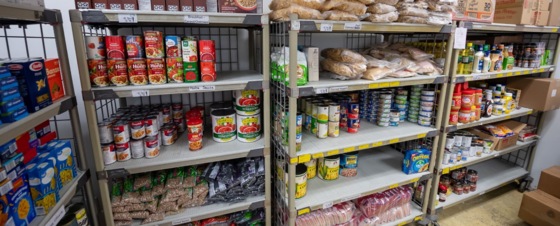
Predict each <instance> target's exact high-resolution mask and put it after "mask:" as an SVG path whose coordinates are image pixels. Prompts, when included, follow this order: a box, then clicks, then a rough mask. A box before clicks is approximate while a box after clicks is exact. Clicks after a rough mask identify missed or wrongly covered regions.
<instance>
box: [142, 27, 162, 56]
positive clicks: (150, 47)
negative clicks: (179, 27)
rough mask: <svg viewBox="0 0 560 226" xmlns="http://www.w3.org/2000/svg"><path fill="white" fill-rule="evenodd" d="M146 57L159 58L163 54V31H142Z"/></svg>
mask: <svg viewBox="0 0 560 226" xmlns="http://www.w3.org/2000/svg"><path fill="white" fill-rule="evenodd" d="M144 43H145V46H146V58H152V59H161V58H163V57H164V55H165V51H164V48H163V33H162V32H161V31H144Z"/></svg>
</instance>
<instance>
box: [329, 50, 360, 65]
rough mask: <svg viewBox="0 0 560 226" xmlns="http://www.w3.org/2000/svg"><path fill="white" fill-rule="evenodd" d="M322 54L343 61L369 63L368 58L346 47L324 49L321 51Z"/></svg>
mask: <svg viewBox="0 0 560 226" xmlns="http://www.w3.org/2000/svg"><path fill="white" fill-rule="evenodd" d="M321 56H322V57H324V58H329V59H333V60H336V61H339V62H342V63H367V60H366V58H364V57H363V56H362V55H360V54H359V53H356V52H354V51H352V50H349V49H345V48H327V49H323V50H322V51H321Z"/></svg>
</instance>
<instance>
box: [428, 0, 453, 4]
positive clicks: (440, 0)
mask: <svg viewBox="0 0 560 226" xmlns="http://www.w3.org/2000/svg"><path fill="white" fill-rule="evenodd" d="M431 1H433V2H436V3H438V4H447V5H457V0H431Z"/></svg>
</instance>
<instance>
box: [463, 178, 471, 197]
mask: <svg viewBox="0 0 560 226" xmlns="http://www.w3.org/2000/svg"><path fill="white" fill-rule="evenodd" d="M470 191H471V186H470V184H469V182H468V181H466V180H464V181H463V194H469V192H470Z"/></svg>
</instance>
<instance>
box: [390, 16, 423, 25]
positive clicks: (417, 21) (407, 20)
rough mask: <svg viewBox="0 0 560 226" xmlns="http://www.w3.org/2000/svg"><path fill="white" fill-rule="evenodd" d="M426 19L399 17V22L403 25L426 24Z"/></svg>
mask: <svg viewBox="0 0 560 226" xmlns="http://www.w3.org/2000/svg"><path fill="white" fill-rule="evenodd" d="M426 20H427V19H426V18H424V17H417V16H399V19H398V20H397V22H401V23H413V24H425V23H426Z"/></svg>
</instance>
